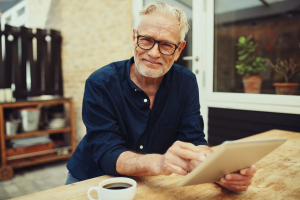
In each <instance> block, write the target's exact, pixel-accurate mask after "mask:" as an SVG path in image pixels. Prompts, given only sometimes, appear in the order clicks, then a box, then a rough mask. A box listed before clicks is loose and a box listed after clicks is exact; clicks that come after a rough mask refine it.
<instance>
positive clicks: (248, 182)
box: [220, 178, 252, 186]
mask: <svg viewBox="0 0 300 200" xmlns="http://www.w3.org/2000/svg"><path fill="white" fill-rule="evenodd" d="M251 181H252V180H251V178H248V179H245V180H242V181H228V180H226V179H225V178H221V180H220V182H222V183H226V184H227V185H244V186H247V185H250V184H251Z"/></svg>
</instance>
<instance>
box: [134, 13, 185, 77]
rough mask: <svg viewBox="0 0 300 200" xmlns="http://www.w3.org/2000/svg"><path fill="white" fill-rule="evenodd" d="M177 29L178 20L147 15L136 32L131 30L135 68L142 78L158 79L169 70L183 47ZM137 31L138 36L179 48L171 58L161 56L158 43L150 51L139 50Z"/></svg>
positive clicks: (152, 14) (159, 15) (156, 14)
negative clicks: (169, 43) (171, 44)
mask: <svg viewBox="0 0 300 200" xmlns="http://www.w3.org/2000/svg"><path fill="white" fill-rule="evenodd" d="M178 28H179V25H178V20H177V19H176V18H173V17H170V16H167V15H164V14H160V13H148V14H146V15H144V16H143V17H142V19H141V21H140V24H139V26H138V30H135V29H134V30H133V41H134V42H133V45H134V60H135V66H136V69H137V70H138V72H139V73H140V74H141V75H142V76H144V77H149V78H159V77H161V76H163V75H165V74H166V73H167V72H168V71H169V70H170V68H171V67H172V65H173V63H174V61H176V60H177V59H178V58H179V56H180V53H181V51H182V50H183V48H184V46H185V41H183V42H180V37H181V32H180V31H179V30H178ZM137 31H138V34H139V35H144V36H148V37H151V38H153V39H156V40H160V41H167V42H171V43H174V44H177V45H179V47H178V49H177V50H176V51H175V53H174V54H173V55H171V56H167V55H163V54H161V53H160V51H159V49H158V43H156V44H155V45H154V46H153V48H152V49H150V50H144V49H141V48H140V47H138V45H137V38H136V36H137Z"/></svg>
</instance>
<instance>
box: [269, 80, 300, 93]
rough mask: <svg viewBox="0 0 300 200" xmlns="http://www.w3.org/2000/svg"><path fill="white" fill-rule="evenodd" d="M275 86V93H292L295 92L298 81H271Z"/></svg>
mask: <svg viewBox="0 0 300 200" xmlns="http://www.w3.org/2000/svg"><path fill="white" fill-rule="evenodd" d="M273 85H274V86H275V88H276V94H286V95H293V94H296V92H297V87H298V86H299V83H273Z"/></svg>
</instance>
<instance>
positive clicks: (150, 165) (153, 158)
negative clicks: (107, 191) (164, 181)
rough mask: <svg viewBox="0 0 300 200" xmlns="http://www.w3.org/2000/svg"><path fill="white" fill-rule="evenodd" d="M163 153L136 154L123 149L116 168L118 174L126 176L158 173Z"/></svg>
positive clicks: (159, 172)
mask: <svg viewBox="0 0 300 200" xmlns="http://www.w3.org/2000/svg"><path fill="white" fill-rule="evenodd" d="M162 160H163V155H160V154H145V155H141V154H137V153H133V152H131V151H125V152H123V153H121V154H120V156H119V158H118V160H117V164H116V170H117V172H118V173H119V174H122V175H127V176H154V175H160V174H162V172H161V165H162V162H163V161H162Z"/></svg>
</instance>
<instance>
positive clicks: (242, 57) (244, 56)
mask: <svg viewBox="0 0 300 200" xmlns="http://www.w3.org/2000/svg"><path fill="white" fill-rule="evenodd" d="M247 56H248V54H244V55H242V56H239V60H245V58H247Z"/></svg>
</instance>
